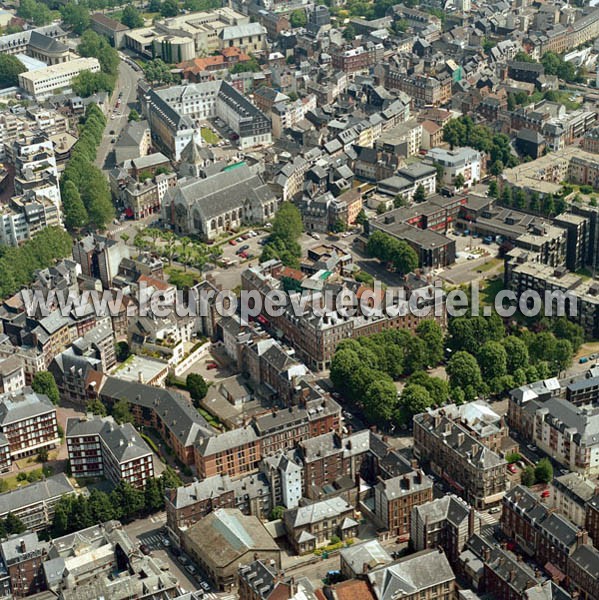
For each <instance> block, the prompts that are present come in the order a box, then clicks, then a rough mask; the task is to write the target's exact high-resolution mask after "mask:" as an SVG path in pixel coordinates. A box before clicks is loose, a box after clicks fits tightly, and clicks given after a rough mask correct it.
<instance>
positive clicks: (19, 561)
mask: <svg viewBox="0 0 599 600" xmlns="http://www.w3.org/2000/svg"><path fill="white" fill-rule="evenodd" d="M45 556H46V547H45V544H44V542H42V541H41V540H39V538H38V536H37V534H36V533H28V532H25V533H22V534H18V535H11V536H9V537H8V539H6V540H5V541H4V542H2V543H1V544H0V557H1V558H2V562H3V563H4V564H3V565H2V566H3V567H4V568H5V569H6V575H7V577H8V580H9V582H10V585H9V588H8V590H7V591H8V593H7V594H3V596H10V597H15V598H23V597H25V596H31V595H33V594H36V593H37V592H41V591H42V590H43V589H45V581H44V572H43V567H42V564H43V561H44V558H45Z"/></svg>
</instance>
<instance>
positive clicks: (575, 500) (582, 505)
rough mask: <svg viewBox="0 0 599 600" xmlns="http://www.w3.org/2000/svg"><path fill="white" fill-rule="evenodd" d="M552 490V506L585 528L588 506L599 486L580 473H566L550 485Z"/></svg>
mask: <svg viewBox="0 0 599 600" xmlns="http://www.w3.org/2000/svg"><path fill="white" fill-rule="evenodd" d="M550 490H551V491H550V496H549V498H550V504H551V506H553V507H554V508H556V509H557V510H558V511H559V512H560V513H561V514H562V515H564V516H565V517H566V518H567V519H568V520H570V521H572V523H574V524H575V525H578V526H579V527H585V521H586V516H587V505H588V504H589V503H590V502H591V501H592V500H593V497H594V496H595V495H596V494H597V492H598V491H599V488H598V486H597V485H596V484H595V483H594V482H592V481H591V480H590V479H587V478H586V477H583V476H582V475H580V474H579V473H566V474H565V475H561V476H559V477H556V478H555V479H554V480H553V481H552V482H551V483H550ZM591 537H593V536H592V534H591Z"/></svg>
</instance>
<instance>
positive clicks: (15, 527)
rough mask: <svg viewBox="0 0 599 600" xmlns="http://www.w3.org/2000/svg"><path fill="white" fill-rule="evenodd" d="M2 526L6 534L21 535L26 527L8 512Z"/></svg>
mask: <svg viewBox="0 0 599 600" xmlns="http://www.w3.org/2000/svg"><path fill="white" fill-rule="evenodd" d="M4 526H5V527H6V533H8V534H11V533H23V532H24V531H25V530H26V529H27V527H25V524H24V523H23V521H21V519H19V517H17V516H16V515H13V514H12V513H11V512H9V513H8V514H7V515H6V518H5V519H4Z"/></svg>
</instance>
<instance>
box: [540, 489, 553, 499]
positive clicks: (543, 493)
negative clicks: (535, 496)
mask: <svg viewBox="0 0 599 600" xmlns="http://www.w3.org/2000/svg"><path fill="white" fill-rule="evenodd" d="M550 495H551V494H550V493H549V490H543V491H542V492H541V498H549V496H550Z"/></svg>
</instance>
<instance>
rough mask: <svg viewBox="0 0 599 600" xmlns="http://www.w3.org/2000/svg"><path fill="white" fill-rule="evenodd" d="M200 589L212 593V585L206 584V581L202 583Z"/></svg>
mask: <svg viewBox="0 0 599 600" xmlns="http://www.w3.org/2000/svg"><path fill="white" fill-rule="evenodd" d="M200 587H201V588H202V589H203V590H204V591H205V592H208V591H210V584H209V583H206V582H205V581H202V583H200Z"/></svg>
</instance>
